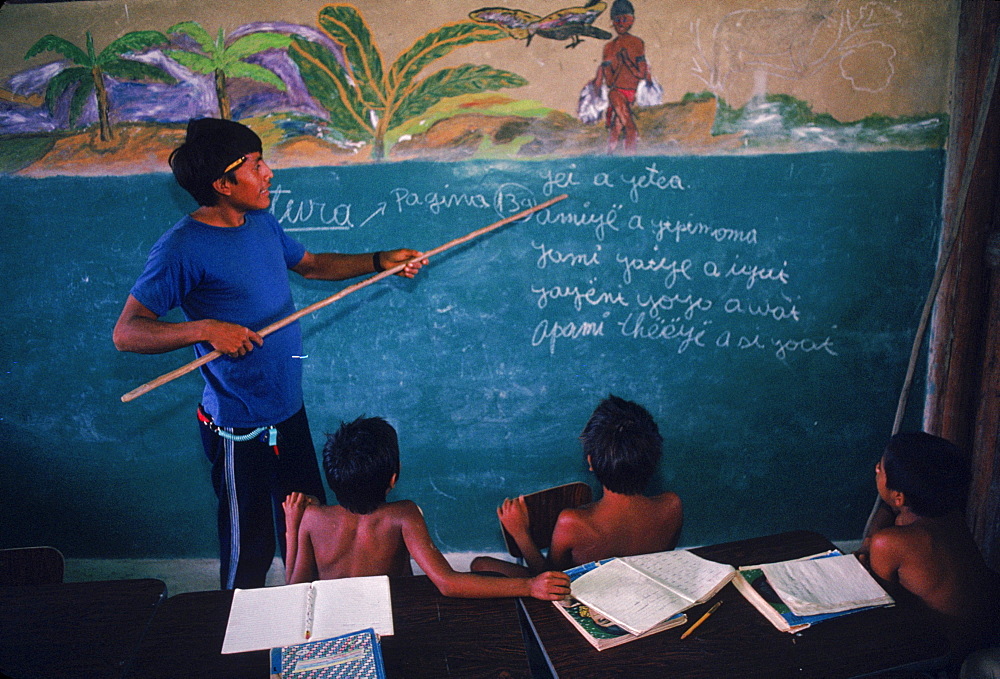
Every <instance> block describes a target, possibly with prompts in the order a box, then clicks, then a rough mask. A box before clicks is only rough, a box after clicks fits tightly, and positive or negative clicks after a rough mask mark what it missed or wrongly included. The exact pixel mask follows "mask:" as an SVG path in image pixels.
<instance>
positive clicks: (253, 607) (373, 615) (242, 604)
mask: <svg viewBox="0 0 1000 679" xmlns="http://www.w3.org/2000/svg"><path fill="white" fill-rule="evenodd" d="M369 627H370V628H372V629H374V630H375V633H376V634H378V635H380V636H387V635H391V634H392V633H393V627H392V603H391V600H390V598H389V578H388V577H386V576H384V575H376V576H371V577H363V578H342V579H340V580H317V581H315V582H304V583H301V584H297V585H282V586H280V587H260V588H257V589H237V590H235V591H234V592H233V605H232V608H231V609H230V610H229V623H228V625H227V626H226V637H225V639H224V640H223V642H222V652H223V653H241V652H243V651H259V650H262V649H268V648H275V647H280V646H291V645H293V644H301V643H304V642H306V641H309V640H310V639H326V638H329V637H337V636H340V635H342V634H347V633H348V632H356V631H358V630H363V629H366V628H369Z"/></svg>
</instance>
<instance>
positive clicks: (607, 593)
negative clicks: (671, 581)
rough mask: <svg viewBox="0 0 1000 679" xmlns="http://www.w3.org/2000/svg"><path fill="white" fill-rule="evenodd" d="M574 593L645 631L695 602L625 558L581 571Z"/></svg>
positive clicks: (623, 623) (628, 625) (621, 622)
mask: <svg viewBox="0 0 1000 679" xmlns="http://www.w3.org/2000/svg"><path fill="white" fill-rule="evenodd" d="M572 595H573V597H574V598H576V599H578V600H579V601H582V602H583V603H585V604H587V605H588V606H591V607H592V608H596V609H597V610H598V611H600V612H601V613H603V614H604V615H605V616H606V617H608V618H611V619H612V620H614V621H615V622H616V623H618V625H620V626H621V627H623V628H625V629H626V630H628V631H629V632H631V633H632V634H642V633H643V632H645V631H646V630H648V629H650V628H651V627H653V626H654V625H656V624H657V623H659V622H662V621H663V620H666V619H667V618H669V617H671V616H672V615H675V614H677V613H680V612H681V611H683V610H684V609H686V608H687V607H688V606H690V605H691V602H690V601H687V600H685V599H683V598H681V597H679V596H677V595H676V594H674V593H673V592H671V591H670V590H668V589H666V588H665V587H663V586H662V585H660V584H658V583H657V582H655V581H654V580H651V579H650V578H649V577H648V576H646V575H644V574H642V573H640V572H639V571H637V570H636V569H635V568H633V567H631V566H629V565H628V564H627V563H625V562H624V561H622V560H621V559H615V560H613V561H609V562H608V563H606V564H604V565H603V566H600V567H599V568H595V569H594V570H592V571H590V572H589V573H584V574H583V575H581V576H580V577H579V578H577V579H576V580H575V581H573V585H572Z"/></svg>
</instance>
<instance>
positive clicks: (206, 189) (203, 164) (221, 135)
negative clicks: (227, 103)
mask: <svg viewBox="0 0 1000 679" xmlns="http://www.w3.org/2000/svg"><path fill="white" fill-rule="evenodd" d="M261 151H262V146H261V141H260V137H258V136H257V133H256V132H254V131H253V130H251V129H250V128H249V127H247V126H246V125H241V124H240V123H237V122H234V121H232V120H221V119H219V118H194V119H192V120H191V121H190V122H188V126H187V137H186V138H185V139H184V143H183V144H181V145H180V146H178V147H177V148H176V149H174V151H173V152H172V153H171V154H170V159H169V161H168V162H169V163H170V169H171V170H173V172H174V178H175V179H176V180H177V183H178V184H180V185H181V187H182V188H183V189H184V190H185V191H187V192H188V193H190V194H191V196H192V197H193V198H194V199H195V200H196V201H198V204H199V205H206V206H211V205H215V204H216V203H217V202H218V201H219V194H217V193H216V192H215V189H214V188H212V182H214V181H215V180H216V179H220V178H221V177H223V176H225V177H228V179H229V181H231V182H233V183H235V182H236V176H235V172H236V169H237V168H238V167H239V165H240V160H241V159H242V158H243V157H244V156H246V155H248V154H250V153H260V152H261Z"/></svg>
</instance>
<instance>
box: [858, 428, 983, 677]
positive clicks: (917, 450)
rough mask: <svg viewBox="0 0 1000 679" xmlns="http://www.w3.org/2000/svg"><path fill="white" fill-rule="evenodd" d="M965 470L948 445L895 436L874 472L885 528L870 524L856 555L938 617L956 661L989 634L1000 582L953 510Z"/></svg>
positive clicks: (922, 436)
mask: <svg viewBox="0 0 1000 679" xmlns="http://www.w3.org/2000/svg"><path fill="white" fill-rule="evenodd" d="M968 483H969V469H968V464H967V463H965V462H964V458H963V456H962V455H961V453H960V452H959V450H958V448H957V447H956V446H955V445H953V444H952V443H950V442H948V441H946V440H944V439H942V438H940V437H937V436H933V435H931V434H927V433H924V432H909V433H901V434H896V435H895V436H893V437H892V438H891V439H889V443H888V445H887V446H886V448H885V452H884V453H883V455H882V459H881V460H879V462H878V464H876V465H875V485H876V487H877V488H878V493H879V497H880V498H881V499H882V501H883V502H884V503H885V505H886V506H887V507H888V508H889V509H890V510H891V512H892V518H893V521H892V524H891V525H886V526H884V527H883V526H882V525H879V524H887V523H888V522H887V521H885V520H882V521H878V520H876V522H875V524H876V525H875V530H872V531H871V534H870V535H869V536H868V537H866V538H865V541H864V544H863V545H862V548H861V550H860V553H859V556H860V557H861V559H862V561H863V562H864V561H867V563H868V565H869V567H870V568H871V570H872V571H873V572H874V573H875V575H877V576H878V577H879V578H881V579H882V580H883V581H885V582H886V583H888V584H889V585H890V586H892V585H895V584H898V585H901V586H902V587H904V588H905V589H907V590H908V591H910V592H912V593H913V594H915V595H916V596H918V597H920V599H921V600H922V601H923V602H924V603H925V604H926V605H927V606H928V607H929V608H931V609H932V610H934V611H936V612H937V613H938V614H940V616H941V621H942V626H943V627H944V629H945V631H946V633H947V635H948V637H949V639H950V641H951V646H952V655H953V656H954V659H956V660H958V659H960V658H962V657H964V656H965V654H966V653H968V652H969V651H970V650H972V649H974V648H976V647H979V646H982V645H983V644H985V643H988V642H989V641H990V635H995V634H996V633H997V622H998V619H997V615H998V607H1000V586H998V585H1000V578H998V576H997V574H996V573H994V572H993V571H991V570H990V569H989V568H988V567H987V565H986V563H985V561H984V560H983V557H982V555H981V554H980V553H979V549H978V548H977V547H976V543H975V542H974V541H973V539H972V535H971V534H970V532H969V529H968V527H967V526H966V523H965V517H964V516H963V514H962V511H961V500H962V498H964V497H965V493H966V489H967V488H968Z"/></svg>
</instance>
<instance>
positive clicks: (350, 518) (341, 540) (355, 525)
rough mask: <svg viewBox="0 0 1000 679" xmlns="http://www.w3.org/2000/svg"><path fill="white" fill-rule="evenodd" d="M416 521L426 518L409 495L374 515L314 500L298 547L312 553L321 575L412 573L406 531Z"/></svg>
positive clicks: (387, 504)
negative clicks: (323, 504) (317, 504)
mask: <svg viewBox="0 0 1000 679" xmlns="http://www.w3.org/2000/svg"><path fill="white" fill-rule="evenodd" d="M414 520H418V521H420V522H421V523H422V522H423V517H422V515H421V514H420V509H419V508H418V507H417V505H416V504H414V503H413V502H411V501H409V500H401V501H399V502H389V503H386V504H384V505H382V506H381V507H379V508H378V509H376V510H375V511H373V512H372V513H370V514H354V513H351V512H349V511H348V510H346V509H344V508H343V507H341V506H340V505H328V506H316V505H312V506H310V507H308V508H307V509H306V511H305V513H304V514H303V515H302V524H301V526H300V528H299V539H300V541H303V543H304V544H302V545H300V550H306V552H304V553H306V554H309V553H311V554H312V556H313V559H312V560H311V561H312V562H314V563H315V568H316V571H317V572H316V573H315V574H314V576H315V578H319V579H321V580H329V579H334V578H348V577H357V576H362V575H411V574H412V572H413V571H412V568H411V566H410V554H409V552H408V551H407V549H406V543H405V541H404V538H403V534H404V529H405V527H406V526H407V525H408V524H411V523H412V522H413V521H414ZM300 553H301V552H300ZM306 561H310V560H309V559H306ZM315 578H314V579H315Z"/></svg>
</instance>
